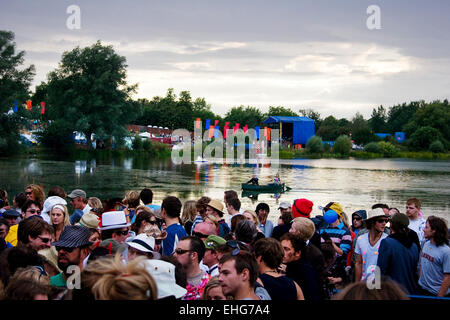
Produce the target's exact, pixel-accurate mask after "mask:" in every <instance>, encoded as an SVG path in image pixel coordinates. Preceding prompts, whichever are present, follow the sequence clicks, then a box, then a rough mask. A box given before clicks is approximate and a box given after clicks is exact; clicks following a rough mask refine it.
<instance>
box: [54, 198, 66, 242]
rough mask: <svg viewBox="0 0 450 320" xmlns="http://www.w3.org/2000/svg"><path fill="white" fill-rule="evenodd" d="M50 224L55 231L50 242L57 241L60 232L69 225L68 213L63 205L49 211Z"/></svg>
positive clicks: (55, 206)
mask: <svg viewBox="0 0 450 320" xmlns="http://www.w3.org/2000/svg"><path fill="white" fill-rule="evenodd" d="M50 224H51V225H52V226H53V229H54V230H55V232H54V234H53V235H52V242H54V241H58V240H59V236H60V235H61V232H62V231H63V230H64V228H65V227H66V226H68V225H69V224H70V223H69V212H68V211H67V207H66V206H65V205H63V204H57V205H54V206H53V207H52V208H51V210H50Z"/></svg>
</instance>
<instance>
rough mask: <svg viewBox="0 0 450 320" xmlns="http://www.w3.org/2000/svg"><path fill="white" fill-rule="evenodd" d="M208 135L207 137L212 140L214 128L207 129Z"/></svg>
mask: <svg viewBox="0 0 450 320" xmlns="http://www.w3.org/2000/svg"><path fill="white" fill-rule="evenodd" d="M208 135H209V137H210V138H212V137H213V136H214V126H210V127H209V133H208Z"/></svg>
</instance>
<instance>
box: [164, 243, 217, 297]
mask: <svg viewBox="0 0 450 320" xmlns="http://www.w3.org/2000/svg"><path fill="white" fill-rule="evenodd" d="M204 255H205V244H204V243H203V241H202V240H200V238H198V237H195V236H186V237H184V238H182V239H181V240H180V242H178V245H177V248H176V249H175V251H174V253H173V256H174V257H175V258H177V260H178V262H179V263H180V264H181V265H182V266H183V269H184V270H185V271H186V276H187V283H188V285H187V286H186V290H187V293H186V295H185V296H184V298H183V299H184V300H200V298H201V296H202V294H203V290H204V288H205V286H206V284H207V283H208V281H209V279H211V276H210V275H209V274H208V273H207V272H205V271H203V270H201V269H200V261H201V260H202V259H203V256H204Z"/></svg>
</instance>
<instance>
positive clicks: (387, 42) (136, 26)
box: [0, 0, 450, 119]
mask: <svg viewBox="0 0 450 320" xmlns="http://www.w3.org/2000/svg"><path fill="white" fill-rule="evenodd" d="M71 5H76V6H78V7H79V9H80V28H79V29H73V28H72V29H70V28H68V27H67V21H68V20H69V22H74V21H75V20H71V18H72V17H73V15H72V14H71V13H67V9H68V7H69V6H71ZM370 5H377V6H378V8H379V9H380V15H379V16H378V17H379V18H380V19H379V20H373V19H374V18H377V16H375V15H374V12H373V11H370V12H369V13H367V9H368V7H369V6H370ZM449 14H450V1H447V0H441V1H439V0H435V1H411V0H409V1H393V0H390V1H381V0H371V1H365V0H353V1H346V0H339V1H331V0H330V1H321V0H315V1H312V0H311V1H300V0H292V1H288V0H284V1H283V0H280V1H274V0H271V1H265V0H228V1H224V0H161V1H149V0H147V1H143V0H142V1H141V0H130V1H123V0H108V1H100V0H89V1H76V0H70V1H65V0H47V1H44V0H33V1H25V0H0V29H1V30H11V31H13V32H14V33H15V35H16V43H17V47H18V49H19V50H24V51H25V52H26V56H25V57H26V64H34V65H35V66H36V77H35V80H34V83H33V85H36V84H39V83H40V82H41V81H45V80H46V77H47V73H48V72H49V71H51V70H53V69H55V68H56V67H57V66H58V63H59V61H60V59H61V55H62V53H63V52H64V51H69V50H72V49H73V48H74V47H76V46H81V47H84V46H89V45H91V44H93V43H94V42H96V41H97V40H101V41H102V43H104V44H110V45H113V47H114V49H115V50H116V52H117V53H119V54H120V55H123V56H125V57H126V59H127V64H128V80H129V82H130V83H138V84H139V89H138V93H137V94H136V96H135V98H148V99H151V98H152V97H154V96H163V95H165V93H166V91H167V89H168V88H174V90H175V92H176V93H179V92H180V91H182V90H188V91H190V92H191V95H192V97H193V98H196V97H204V98H205V99H206V101H207V102H208V103H210V104H211V106H212V109H213V111H214V112H216V113H218V114H221V115H224V114H225V113H226V112H227V111H228V110H229V109H230V108H231V107H233V106H239V105H250V106H255V107H258V108H260V109H261V110H262V111H267V109H268V107H269V106H271V105H276V106H279V105H282V106H285V107H289V108H291V109H292V110H294V111H298V109H300V108H312V109H315V110H317V111H319V112H320V113H321V114H322V116H328V115H330V114H332V115H334V116H336V117H347V118H349V119H350V118H351V117H352V116H353V115H354V114H355V113H356V112H357V111H359V112H361V113H362V114H363V115H364V116H365V117H366V118H368V117H370V114H371V111H372V108H374V107H377V106H379V105H381V104H382V105H384V106H386V107H389V106H392V105H394V104H398V103H403V102H409V101H412V100H418V99H424V100H426V101H430V100H434V99H444V98H449V97H450V76H449V72H450V19H449ZM368 21H369V25H374V23H379V25H380V26H381V29H369V28H368ZM371 23H372V24H371ZM33 90H34V87H33Z"/></svg>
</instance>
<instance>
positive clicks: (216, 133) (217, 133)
mask: <svg viewBox="0 0 450 320" xmlns="http://www.w3.org/2000/svg"><path fill="white" fill-rule="evenodd" d="M219 128H220V127H219V126H215V127H214V138H218V137H219Z"/></svg>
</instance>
